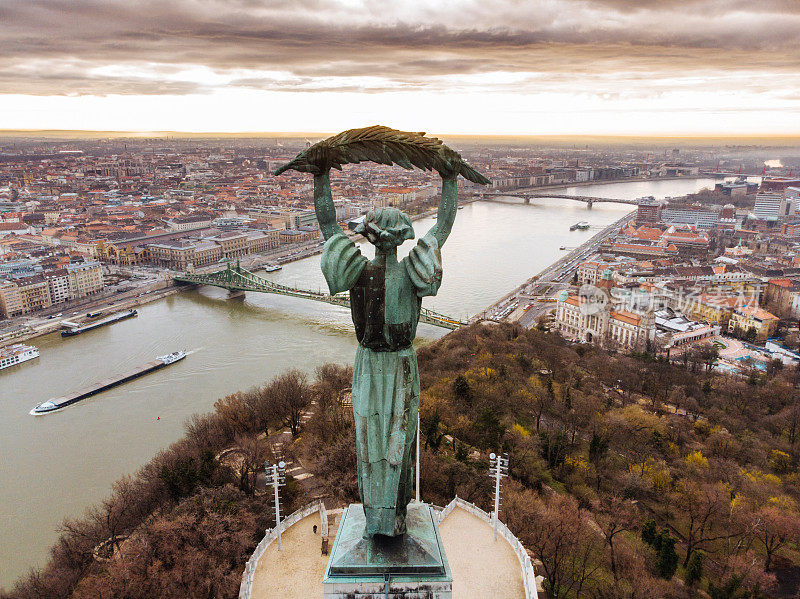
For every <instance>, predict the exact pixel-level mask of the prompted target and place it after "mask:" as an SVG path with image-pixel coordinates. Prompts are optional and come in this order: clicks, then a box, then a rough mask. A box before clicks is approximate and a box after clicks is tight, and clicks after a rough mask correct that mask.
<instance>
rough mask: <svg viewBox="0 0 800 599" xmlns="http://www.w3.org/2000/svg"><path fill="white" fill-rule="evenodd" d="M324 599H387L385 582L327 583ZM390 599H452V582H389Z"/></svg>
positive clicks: (397, 580)
mask: <svg viewBox="0 0 800 599" xmlns="http://www.w3.org/2000/svg"><path fill="white" fill-rule="evenodd" d="M323 587H324V591H323V599H386V586H385V582H382V581H380V582H379V581H374V582H344V581H342V582H326V583H325V584H324V585H323ZM388 596H389V599H452V598H453V583H452V581H441V582H439V581H437V582H432V581H412V580H408V579H407V577H403V578H400V579H392V580H391V581H390V582H389V595H388Z"/></svg>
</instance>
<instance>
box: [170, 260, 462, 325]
mask: <svg viewBox="0 0 800 599" xmlns="http://www.w3.org/2000/svg"><path fill="white" fill-rule="evenodd" d="M173 279H174V280H175V281H178V282H181V283H189V284H192V285H211V286H213V287H221V288H223V289H227V290H229V291H255V292H258V293H275V294H277V295H288V296H290V297H299V298H302V299H309V300H313V301H317V302H323V303H326V304H332V305H334V306H343V307H349V306H350V297H349V296H348V295H345V294H338V295H329V294H327V293H321V292H319V291H309V290H307V289H296V288H294V287H288V286H286V285H281V284H279V283H274V282H273V281H269V280H267V279H263V278H261V277H259V276H257V275H255V274H253V273H252V272H250V271H248V270H245V269H244V268H242V267H241V266H240V265H239V263H238V262H237V263H236V265H235V266H233V265H231V264H228V267H227V268H225V269H224V270H220V271H217V272H213V273H205V274H198V273H183V274H181V275H177V276H175V277H173ZM419 320H420V322H424V323H426V324H432V325H434V326H437V327H443V328H445V329H450V330H454V329H457V328H458V327H460V326H464V325H466V324H468V323H465V322H462V321H461V320H458V319H457V318H451V317H449V316H446V315H444V314H439V313H438V312H434V311H433V310H428V309H427V308H422V310H420V316H419Z"/></svg>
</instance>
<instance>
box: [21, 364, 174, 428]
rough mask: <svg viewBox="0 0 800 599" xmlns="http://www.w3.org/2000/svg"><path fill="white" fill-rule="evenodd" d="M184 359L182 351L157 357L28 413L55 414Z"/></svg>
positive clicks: (49, 400)
mask: <svg viewBox="0 0 800 599" xmlns="http://www.w3.org/2000/svg"><path fill="white" fill-rule="evenodd" d="M185 357H186V352H184V351H176V352H172V353H171V354H168V355H166V356H158V357H157V358H156V359H155V360H153V361H152V362H148V363H147V364H142V365H141V366H138V367H136V368H134V369H133V370H131V371H129V372H126V373H125V374H122V375H121V376H118V377H114V378H109V379H105V380H103V381H100V382H99V383H96V384H94V385H92V386H91V387H87V388H85V389H81V390H80V391H76V392H75V393H71V394H69V395H65V396H63V397H57V398H54V399H48V400H47V401H45V402H42V403H40V404H39V405H38V406H36V407H35V408H33V409H32V410H31V411H30V414H31V415H32V416H41V415H42V414H49V413H50V412H55V411H56V410H60V409H62V408H66V407H67V406H71V405H72V404H74V403H78V402H79V401H81V400H82V399H86V398H87V397H92V396H93V395H97V394H98V393H102V392H103V391H106V390H108V389H112V388H113V387H116V386H117V385H121V384H122V383H127V382H128V381H132V380H133V379H138V378H139V377H140V376H144V375H145V374H149V373H151V372H154V371H156V370H161V369H162V368H165V367H167V366H170V365H171V364H174V363H175V362H179V361H180V360H183V359H184V358H185Z"/></svg>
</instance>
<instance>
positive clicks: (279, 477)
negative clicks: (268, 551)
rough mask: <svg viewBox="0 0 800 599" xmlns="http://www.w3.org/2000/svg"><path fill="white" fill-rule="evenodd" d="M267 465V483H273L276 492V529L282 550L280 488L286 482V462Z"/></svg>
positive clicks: (279, 549)
mask: <svg viewBox="0 0 800 599" xmlns="http://www.w3.org/2000/svg"><path fill="white" fill-rule="evenodd" d="M265 466H266V471H267V484H271V485H272V489H273V491H274V493H275V530H276V531H277V533H278V551H281V550H282V549H283V546H282V545H281V503H280V496H279V494H278V488H280V487H283V486H284V485H285V484H286V474H285V471H286V462H284V461H283V460H281V461H280V462H278V463H277V464H272V465H270V464H269V463H267V464H266V465H265Z"/></svg>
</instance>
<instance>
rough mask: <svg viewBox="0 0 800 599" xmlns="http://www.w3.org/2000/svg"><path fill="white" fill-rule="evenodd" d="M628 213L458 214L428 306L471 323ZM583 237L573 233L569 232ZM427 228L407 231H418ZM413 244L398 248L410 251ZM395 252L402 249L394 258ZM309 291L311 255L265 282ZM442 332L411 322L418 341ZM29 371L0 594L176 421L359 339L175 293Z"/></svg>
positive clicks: (5, 466) (346, 323) (1, 546)
mask: <svg viewBox="0 0 800 599" xmlns="http://www.w3.org/2000/svg"><path fill="white" fill-rule="evenodd" d="M710 185H713V182H712V181H710V180H702V179H701V180H677V181H662V182H634V183H619V184H609V185H594V186H583V187H580V188H569V189H567V190H566V191H562V190H559V191H558V192H556V193H567V194H583V195H593V196H604V197H620V198H628V199H632V198H636V197H639V196H642V195H654V196H656V197H659V198H660V197H665V196H675V195H680V194H684V193H688V192H692V191H696V190H699V189H700V188H702V187H705V186H710ZM628 211H630V206H625V205H622V204H595V206H594V207H593V208H592V209H591V210H589V209H587V208H586V206H585V204H583V203H580V202H574V201H570V200H550V199H536V200H532V203H531V204H530V205H524V204H523V203H522V201H521V200H514V199H511V198H509V199H506V200H504V201H501V202H476V203H472V204H467V205H466V206H464V208H463V209H462V210H460V211H459V212H458V218H457V219H456V223H455V226H454V227H453V232H452V234H451V236H450V239H449V240H448V242H447V245H445V247H444V250H443V260H442V262H443V267H444V281H443V284H442V288H441V291H440V292H439V295H438V296H437V297H435V298H426V299H425V303H424V305H426V306H428V307H430V308H432V309H434V310H437V311H439V312H442V313H445V314H449V315H452V316H457V317H468V316H471V315H473V314H475V313H477V312H479V311H481V310H482V309H483V308H484V307H486V306H487V305H489V304H491V303H492V302H493V301H495V300H496V299H498V298H499V297H501V296H502V295H504V294H505V293H507V292H508V291H509V290H511V289H512V288H514V287H515V286H516V285H519V284H520V283H521V282H523V281H524V280H526V279H527V278H529V277H530V276H532V275H533V274H535V273H537V272H538V271H540V270H542V269H543V268H544V267H545V266H547V265H548V264H550V263H551V262H553V261H554V260H555V259H556V258H558V257H559V256H560V255H562V254H563V252H562V251H561V250H559V247H561V246H566V247H567V248H571V247H574V246H577V245H579V244H580V243H581V242H583V241H585V240H586V239H587V238H588V237H589V236H591V235H594V233H596V232H597V231H598V230H599V229H601V228H603V227H604V226H606V225H608V224H610V223H611V222H613V221H615V220H617V219H618V218H620V217H621V216H623V215H624V214H625V213H626V212H628ZM580 220H587V221H589V222H590V223H591V226H592V227H591V229H590V230H589V231H574V232H570V230H569V226H570V225H571V224H573V223H575V222H577V221H580ZM433 222H434V221H433V219H430V218H428V219H424V220H421V221H418V222H416V223H414V227H415V230H416V231H417V235H418V236H420V235H421V234H423V233H424V232H425V231H426V230H427V229H428V228H429V227H430V226H431V225H432V224H433ZM408 247H410V244H407V247H406V250H405V251H407V249H408ZM401 253H404V252H401ZM264 276H266V277H268V278H271V279H273V280H276V281H278V282H281V283H285V284H292V285H296V286H299V287H305V288H308V289H318V288H324V281H323V278H322V275H321V273H320V272H319V256H313V257H311V258H307V259H305V260H301V261H299V262H295V263H292V264H287V265H286V266H284V268H283V270H282V271H279V272H276V273H270V274H268V275H264ZM444 333H446V331H444V330H442V329H437V328H435V327H432V326H428V325H420V327H419V331H418V335H419V337H418V342H419V343H425V342H426V341H429V340H431V339H436V338H438V337H440V336H441V335H443V334H444ZM33 343H34V344H35V345H36V346H37V347H39V349H40V350H41V357H40V358H39V359H38V360H34V361H31V362H27V363H25V364H22V365H20V366H16V367H14V368H11V369H7V370H5V371H2V372H0V455H2V460H0V586H3V585H5V586H6V587H10V585H11V584H12V582H13V581H14V580H15V579H16V578H17V577H18V576H20V575H21V574H23V573H24V572H26V571H27V569H29V568H30V567H33V566H37V565H41V564H42V563H43V562H44V560H45V559H46V556H47V549H48V547H49V546H50V545H51V544H52V543H53V542H54V541H55V539H56V536H57V534H56V529H57V527H58V525H59V523H60V522H61V521H62V520H63V519H64V518H65V517H74V516H79V515H81V514H82V513H83V511H84V510H85V509H86V508H87V507H88V506H90V505H92V504H94V503H96V502H97V501H99V500H101V499H102V498H103V497H105V496H106V495H107V494H108V492H109V489H110V487H111V484H112V483H113V482H114V481H115V480H116V479H118V478H119V477H120V476H122V475H124V474H128V473H133V472H135V471H136V470H137V469H138V468H139V467H140V466H141V465H142V464H144V463H145V462H147V461H148V460H149V459H150V458H151V457H152V456H153V455H154V454H155V453H156V452H158V450H160V449H162V448H164V447H166V446H167V445H168V444H169V443H171V442H172V441H175V440H176V439H177V438H179V437H180V436H181V434H182V432H183V423H184V421H185V420H186V419H187V418H188V417H189V416H190V415H191V414H194V413H198V412H206V411H208V410H210V409H212V407H213V404H214V401H215V400H216V399H217V398H218V397H220V396H223V395H225V394H227V393H231V392H234V391H236V390H238V389H244V388H247V387H250V386H253V385H257V384H259V383H262V382H264V381H266V380H268V379H270V378H271V377H273V376H274V375H275V374H277V373H279V372H281V371H282V370H285V369H287V368H300V369H303V370H306V371H309V372H312V371H313V370H314V368H315V367H316V366H318V365H319V364H322V363H324V362H349V361H351V360H352V357H353V355H354V353H355V349H356V342H355V338H354V336H353V331H352V325H351V324H350V319H349V313H348V312H347V311H346V310H345V309H343V308H337V307H335V306H329V305H327V304H321V303H316V302H310V301H306V300H299V299H294V298H288V297H281V296H275V295H264V294H256V293H248V294H247V297H246V298H245V299H244V300H241V299H238V300H228V299H226V292H225V291H224V290H221V289H216V288H203V289H201V290H199V291H188V292H184V293H181V294H177V295H173V296H170V297H168V298H166V299H163V300H159V301H157V302H154V303H151V304H147V305H145V306H142V307H141V308H140V309H139V316H138V318H133V319H129V320H126V321H122V322H119V323H117V324H114V325H111V326H107V327H104V328H101V329H98V330H95V331H91V332H89V333H85V334H83V335H79V336H77V337H72V338H66V339H62V338H61V337H60V336H58V335H49V336H46V337H41V338H38V339H35V340H34V341H33ZM177 349H187V350H191V354H190V355H189V356H188V357H187V358H186V359H185V360H183V361H182V362H180V363H178V364H176V365H174V366H172V367H169V368H167V369H164V370H161V371H158V372H156V373H153V374H150V375H148V376H145V377H143V378H141V379H138V380H135V381H133V382H130V383H127V384H125V385H122V386H120V387H117V388H116V389H112V390H110V391H107V392H105V393H102V394H100V395H98V396H96V397H93V398H90V399H87V400H84V401H83V402H81V403H79V404H77V405H75V406H72V407H69V408H67V409H65V410H63V411H61V412H56V413H53V414H50V415H46V416H38V417H34V416H30V415H29V414H28V411H29V410H30V409H31V408H32V407H33V406H34V405H36V404H37V403H39V402H41V401H44V400H46V399H49V398H51V397H56V396H59V395H62V394H64V393H67V392H69V391H72V390H76V389H78V388H80V387H82V386H84V385H87V384H89V383H91V382H93V381H97V380H100V379H103V378H105V377H107V376H109V375H111V374H114V373H119V372H122V371H124V370H126V369H129V368H130V367H132V366H134V365H138V364H142V363H144V362H148V361H150V360H152V359H153V358H154V357H155V356H157V355H160V354H164V353H168V352H171V351H174V350H177Z"/></svg>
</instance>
